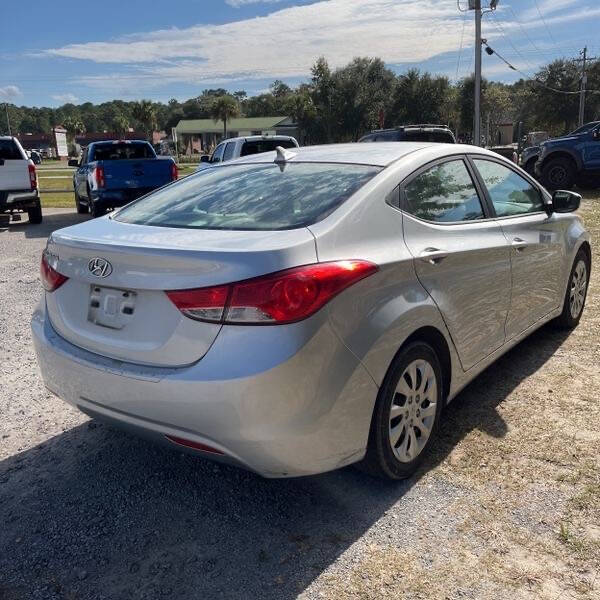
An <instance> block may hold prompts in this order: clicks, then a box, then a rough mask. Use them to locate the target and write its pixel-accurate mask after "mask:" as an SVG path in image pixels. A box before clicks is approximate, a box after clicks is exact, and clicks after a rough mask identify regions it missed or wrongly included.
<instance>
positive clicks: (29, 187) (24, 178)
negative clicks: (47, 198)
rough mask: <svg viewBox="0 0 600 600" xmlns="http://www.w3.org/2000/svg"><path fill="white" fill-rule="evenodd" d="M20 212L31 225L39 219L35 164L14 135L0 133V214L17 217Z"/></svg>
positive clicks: (40, 218)
mask: <svg viewBox="0 0 600 600" xmlns="http://www.w3.org/2000/svg"><path fill="white" fill-rule="evenodd" d="M21 212H27V214H28V215H29V222H30V223H32V224H37V223H41V222H42V207H41V204H40V197H39V194H38V189H37V176H36V172H35V165H34V164H33V162H32V161H31V160H30V159H29V158H28V157H27V154H25V151H24V150H23V148H22V147H21V144H20V143H19V140H17V138H15V137H12V136H0V214H6V213H8V215H9V217H8V218H9V219H10V217H11V216H14V215H17V216H15V218H19V219H20V216H18V214H19V213H21Z"/></svg>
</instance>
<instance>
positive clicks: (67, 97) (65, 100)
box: [52, 93, 79, 104]
mask: <svg viewBox="0 0 600 600" xmlns="http://www.w3.org/2000/svg"><path fill="white" fill-rule="evenodd" d="M52 99H53V100H56V101H57V102H60V103H61V104H77V102H79V98H78V97H77V96H76V95H75V94H71V93H67V94H55V95H54V96H52Z"/></svg>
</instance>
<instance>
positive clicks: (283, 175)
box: [113, 163, 381, 230]
mask: <svg viewBox="0 0 600 600" xmlns="http://www.w3.org/2000/svg"><path fill="white" fill-rule="evenodd" d="M380 171H381V167H373V166H367V165H354V164H326V163H288V164H286V165H285V167H284V168H283V169H282V168H281V167H280V166H279V165H277V164H275V163H257V164H235V163H232V164H230V165H224V166H222V167H218V168H214V169H205V170H203V171H200V172H199V173H197V174H196V175H193V176H190V177H186V178H185V179H182V180H180V181H179V182H177V183H174V184H172V185H169V186H167V187H165V188H162V189H160V190H157V191H156V192H154V193H152V194H149V195H148V196H146V197H144V198H142V199H141V200H138V201H137V202H133V203H131V204H129V205H128V206H126V207H125V208H123V209H122V210H120V211H119V212H118V213H116V214H115V216H114V217H113V218H114V219H115V220H117V221H123V222H125V223H134V224H137V225H154V226H158V227H177V228H193V229H233V230H237V229H239V230H277V229H296V228H299V227H306V226H308V225H312V224H313V223H316V222H317V221H320V220H322V219H324V218H325V217H327V216H328V215H329V214H331V213H332V212H333V211H334V210H335V209H336V208H338V207H339V206H340V205H341V204H343V203H344V202H345V201H346V200H347V199H348V198H350V196H352V194H354V193H355V192H356V191H357V190H358V189H359V188H360V187H361V186H363V185H364V184H365V183H367V181H369V180H370V179H371V178H373V177H374V176H375V175H376V174H377V173H379V172H380Z"/></svg>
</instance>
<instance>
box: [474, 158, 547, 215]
mask: <svg viewBox="0 0 600 600" xmlns="http://www.w3.org/2000/svg"><path fill="white" fill-rule="evenodd" d="M473 162H474V163H475V166H476V167H477V170H478V171H479V174H480V175H481V178H482V179H483V182H484V184H485V187H486V188H487V190H488V194H489V195H490V199H491V200H492V204H493V205H494V210H495V211H496V215H497V216H498V217H510V216H516V215H523V214H527V213H533V212H540V211H542V210H544V201H543V199H542V194H541V193H540V191H539V190H538V189H536V188H535V187H533V185H531V184H530V183H529V182H528V181H527V180H526V179H523V177H521V176H520V175H519V174H517V173H515V172H514V171H513V170H512V169H509V168H508V167H505V166H504V165H501V164H499V163H497V162H492V161H491V160H479V159H474V160H473Z"/></svg>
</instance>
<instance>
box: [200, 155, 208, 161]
mask: <svg viewBox="0 0 600 600" xmlns="http://www.w3.org/2000/svg"><path fill="white" fill-rule="evenodd" d="M200 162H210V156H208V154H203V155H202V156H201V157H200Z"/></svg>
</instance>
